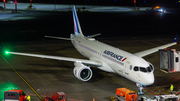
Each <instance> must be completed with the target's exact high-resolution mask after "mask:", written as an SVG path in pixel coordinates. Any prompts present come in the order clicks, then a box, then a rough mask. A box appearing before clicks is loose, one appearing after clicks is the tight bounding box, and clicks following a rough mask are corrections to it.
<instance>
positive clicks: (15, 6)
mask: <svg viewBox="0 0 180 101" xmlns="http://www.w3.org/2000/svg"><path fill="white" fill-rule="evenodd" d="M15 12H16V13H17V0H15Z"/></svg>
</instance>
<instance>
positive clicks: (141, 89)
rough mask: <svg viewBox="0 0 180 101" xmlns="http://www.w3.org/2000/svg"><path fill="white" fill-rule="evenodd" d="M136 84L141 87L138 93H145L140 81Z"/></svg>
mask: <svg viewBox="0 0 180 101" xmlns="http://www.w3.org/2000/svg"><path fill="white" fill-rule="evenodd" d="M136 85H137V86H138V87H139V92H138V95H144V91H143V85H142V84H138V83H136Z"/></svg>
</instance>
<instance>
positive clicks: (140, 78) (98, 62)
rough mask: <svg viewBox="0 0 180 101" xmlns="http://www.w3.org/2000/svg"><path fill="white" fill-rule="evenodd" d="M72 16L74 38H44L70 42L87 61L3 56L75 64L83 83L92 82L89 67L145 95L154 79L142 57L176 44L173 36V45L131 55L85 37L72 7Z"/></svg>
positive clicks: (64, 58) (147, 63) (75, 73)
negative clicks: (126, 81)
mask: <svg viewBox="0 0 180 101" xmlns="http://www.w3.org/2000/svg"><path fill="white" fill-rule="evenodd" d="M72 13H73V22H74V34H71V35H70V38H63V37H54V36H45V37H48V38H56V39H63V40H70V41H71V42H72V44H73V45H74V47H75V48H76V49H77V51H78V52H79V53H80V54H82V55H83V56H85V57H87V58H88V59H89V60H86V59H76V58H70V57H61V56H50V55H39V54H29V53H19V52H6V53H9V54H16V55H24V56H32V57H39V58H47V59H55V60H64V61H71V62H74V66H75V67H74V69H73V73H74V75H75V77H76V78H78V79H79V80H82V81H89V80H90V79H91V77H92V75H93V72H92V70H91V69H90V66H96V67H97V68H98V69H100V70H103V71H106V72H112V73H117V74H119V75H121V76H123V77H125V78H127V79H129V80H131V81H133V82H135V83H136V85H137V86H138V87H139V89H140V91H139V92H138V93H139V94H144V92H143V91H142V88H143V86H146V85H152V84H153V83H154V80H155V79H154V73H153V72H154V66H153V65H152V64H151V63H150V62H148V61H146V60H145V59H143V58H142V57H144V56H147V55H149V54H152V53H154V52H157V51H158V50H159V49H163V48H167V47H170V46H173V45H175V44H177V35H176V37H175V39H174V41H173V42H172V43H169V44H165V45H162V46H158V47H155V48H152V49H148V50H144V51H141V52H137V53H134V54H132V53H129V52H126V51H124V50H121V49H119V48H116V47H113V46H110V45H108V44H105V43H102V42H99V41H97V40H95V38H94V37H95V36H98V35H100V34H95V35H91V36H88V37H86V36H84V34H83V33H82V30H81V26H80V22H79V19H78V16H77V13H76V8H75V6H74V5H72Z"/></svg>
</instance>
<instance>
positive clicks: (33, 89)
mask: <svg viewBox="0 0 180 101" xmlns="http://www.w3.org/2000/svg"><path fill="white" fill-rule="evenodd" d="M0 56H1V57H2V58H3V60H4V61H5V62H6V63H7V64H8V65H9V66H10V67H11V69H13V70H14V72H16V74H17V75H18V76H19V77H20V78H21V79H22V80H23V81H24V82H25V83H26V85H27V86H28V87H29V88H30V89H31V90H32V91H33V92H34V93H35V94H36V95H37V96H38V97H39V98H40V99H41V100H43V98H42V97H41V96H40V95H39V94H38V92H36V90H34V88H33V87H32V86H31V85H30V84H29V83H28V82H27V81H26V80H25V79H24V78H23V77H22V76H21V74H19V73H18V72H17V71H16V70H15V69H14V67H13V66H12V65H11V64H10V63H9V62H8V61H7V60H6V59H5V58H4V57H3V56H2V55H0Z"/></svg>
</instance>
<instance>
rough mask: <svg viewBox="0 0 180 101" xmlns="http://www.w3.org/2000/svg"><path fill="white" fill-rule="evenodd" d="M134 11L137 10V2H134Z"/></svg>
mask: <svg viewBox="0 0 180 101" xmlns="http://www.w3.org/2000/svg"><path fill="white" fill-rule="evenodd" d="M134 10H136V0H134Z"/></svg>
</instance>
